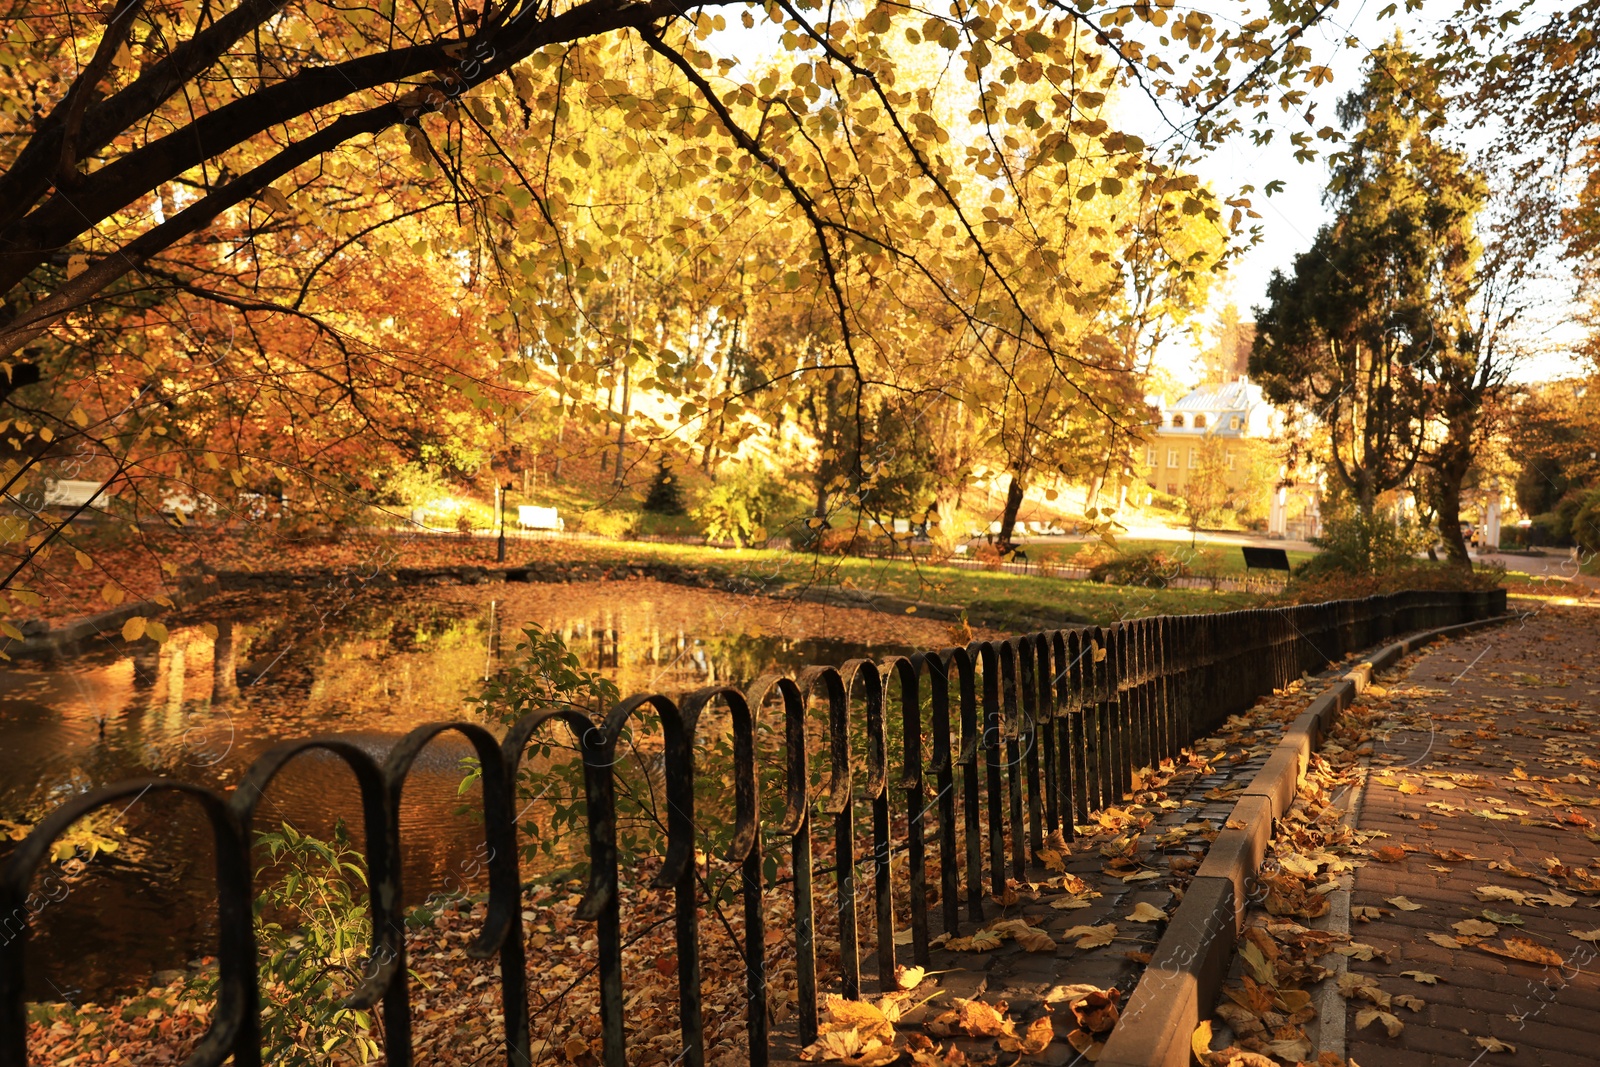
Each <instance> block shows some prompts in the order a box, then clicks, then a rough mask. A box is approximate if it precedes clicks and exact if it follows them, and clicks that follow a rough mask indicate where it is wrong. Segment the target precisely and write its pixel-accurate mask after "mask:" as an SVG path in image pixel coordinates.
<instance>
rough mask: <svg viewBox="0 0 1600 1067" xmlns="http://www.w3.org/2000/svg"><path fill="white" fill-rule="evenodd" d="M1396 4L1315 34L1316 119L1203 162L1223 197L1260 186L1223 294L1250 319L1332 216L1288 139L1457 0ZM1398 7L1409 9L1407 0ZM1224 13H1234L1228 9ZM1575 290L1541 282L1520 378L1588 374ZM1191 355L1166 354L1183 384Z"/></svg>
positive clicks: (1340, 12) (1322, 178)
mask: <svg viewBox="0 0 1600 1067" xmlns="http://www.w3.org/2000/svg"><path fill="white" fill-rule="evenodd" d="M1251 6H1259V5H1254V4H1252V5H1251ZM1388 6H1389V3H1388V0H1343V2H1342V3H1341V4H1340V5H1339V6H1338V7H1336V8H1335V9H1334V10H1332V11H1331V12H1330V13H1329V16H1328V18H1327V20H1326V21H1325V22H1324V23H1322V24H1320V25H1318V26H1316V27H1314V28H1313V29H1312V30H1311V32H1310V33H1309V34H1308V35H1307V38H1306V43H1307V44H1308V46H1309V47H1310V48H1311V50H1312V53H1313V55H1314V56H1315V57H1316V60H1317V62H1319V63H1322V64H1325V65H1326V66H1328V67H1329V68H1331V69H1332V70H1333V72H1334V80H1333V81H1332V82H1331V83H1325V84H1323V85H1321V86H1319V87H1317V88H1316V89H1314V90H1309V91H1308V93H1307V99H1308V100H1309V101H1310V105H1309V110H1311V111H1312V112H1313V113H1314V117H1315V121H1314V123H1312V124H1309V125H1308V124H1307V123H1306V122H1305V119H1304V116H1305V114H1306V110H1307V109H1305V108H1301V109H1297V110H1296V111H1295V112H1294V113H1293V114H1288V113H1285V112H1283V111H1277V112H1275V113H1274V115H1273V118H1272V120H1271V121H1270V123H1269V125H1270V126H1271V127H1272V128H1273V129H1274V130H1275V131H1276V134H1275V136H1274V138H1273V140H1272V142H1271V143H1270V144H1267V145H1265V146H1257V145H1255V144H1254V143H1253V142H1252V141H1251V139H1250V138H1248V137H1243V136H1241V137H1235V138H1233V139H1231V140H1230V141H1229V143H1227V144H1225V145H1223V146H1221V147H1220V148H1218V149H1217V150H1216V152H1215V153H1214V154H1213V155H1212V156H1211V157H1210V158H1208V159H1207V160H1205V161H1204V162H1203V163H1202V164H1201V165H1200V166H1198V167H1196V170H1197V172H1198V173H1199V175H1200V177H1201V178H1202V179H1203V180H1205V181H1207V182H1208V183H1210V184H1211V185H1212V187H1213V188H1214V189H1216V190H1217V191H1218V192H1219V193H1226V194H1229V195H1231V194H1232V193H1233V192H1234V191H1236V190H1238V189H1239V188H1240V187H1241V186H1243V185H1254V186H1256V188H1257V192H1256V193H1255V194H1253V195H1252V202H1253V205H1254V207H1255V209H1256V210H1257V211H1258V212H1260V214H1261V216H1262V217H1261V219H1259V220H1258V221H1259V223H1260V226H1261V230H1262V236H1261V241H1260V243H1259V244H1257V245H1256V246H1255V247H1253V248H1251V249H1249V250H1248V251H1247V252H1246V253H1245V254H1244V255H1243V257H1242V258H1241V259H1239V260H1238V261H1236V262H1235V264H1234V266H1233V267H1232V269H1231V270H1230V272H1229V278H1228V279H1227V281H1226V282H1225V283H1224V290H1223V295H1224V298H1226V299H1231V300H1232V301H1233V303H1235V304H1237V305H1238V307H1239V309H1240V314H1241V316H1242V317H1243V318H1245V319H1251V318H1254V315H1253V313H1252V311H1251V309H1252V308H1253V307H1255V306H1256V305H1258V304H1264V303H1265V302H1266V291H1267V282H1268V280H1269V279H1270V278H1271V276H1272V271H1273V270H1274V269H1281V270H1285V271H1287V270H1289V269H1290V268H1291V266H1292V265H1293V263H1294V257H1295V256H1296V255H1297V254H1298V253H1300V252H1303V251H1305V250H1306V249H1307V248H1309V247H1310V245H1311V242H1312V240H1313V239H1314V238H1315V236H1316V233H1317V230H1318V228H1319V227H1320V226H1322V225H1323V223H1325V222H1327V221H1329V218H1330V216H1329V213H1328V210H1327V209H1326V208H1325V207H1324V206H1323V203H1322V191H1323V188H1324V184H1325V182H1326V179H1327V169H1326V166H1325V164H1324V162H1323V160H1322V159H1321V158H1318V159H1317V160H1314V161H1311V162H1306V163H1302V162H1297V161H1296V160H1295V158H1294V148H1293V146H1292V145H1291V143H1290V141H1289V135H1290V134H1291V133H1293V132H1296V131H1301V132H1306V133H1314V132H1315V130H1316V129H1317V128H1319V127H1321V126H1323V125H1337V116H1336V104H1337V101H1338V100H1339V98H1340V97H1342V96H1344V94H1346V93H1348V92H1349V91H1351V90H1352V89H1354V88H1356V87H1357V86H1358V85H1359V84H1360V81H1361V76H1362V67H1363V64H1364V62H1365V60H1366V58H1367V53H1368V50H1370V49H1372V48H1375V47H1376V46H1378V45H1380V44H1382V43H1384V42H1385V41H1387V40H1388V39H1389V38H1390V37H1392V36H1393V34H1394V33H1395V31H1396V29H1397V28H1398V29H1399V30H1400V31H1401V32H1402V33H1403V35H1404V37H1405V40H1406V41H1407V42H1408V43H1415V44H1417V45H1418V46H1419V47H1424V48H1425V47H1426V44H1427V41H1428V38H1429V37H1431V36H1432V32H1433V30H1434V29H1435V28H1436V27H1437V24H1438V22H1439V21H1440V20H1441V19H1442V18H1443V17H1444V16H1446V15H1448V14H1450V13H1452V12H1453V11H1454V10H1456V8H1457V0H1425V3H1424V5H1423V7H1422V9H1421V10H1419V11H1417V12H1413V13H1409V14H1408V13H1406V12H1404V11H1403V10H1401V11H1397V12H1396V13H1395V14H1393V15H1392V16H1389V17H1380V15H1381V13H1382V12H1383V9H1384V8H1386V7H1388ZM1399 6H1400V7H1402V8H1403V7H1404V4H1401V5H1399ZM1244 7H1245V5H1244V4H1241V3H1233V2H1231V0H1221V2H1217V3H1214V4H1213V5H1211V13H1212V15H1213V17H1215V18H1216V19H1217V20H1218V21H1219V22H1222V21H1224V20H1225V19H1235V18H1237V17H1238V12H1239V11H1241V10H1243V8H1244ZM1225 9H1227V10H1229V11H1231V12H1232V13H1231V14H1224V10H1225ZM1349 38H1354V40H1355V42H1356V43H1355V44H1354V45H1352V44H1350V43H1348V39H1349ZM1124 101H1125V103H1124V106H1125V107H1128V108H1129V111H1128V112H1127V114H1126V116H1125V118H1124V122H1126V123H1128V124H1129V125H1131V126H1133V127H1134V128H1135V129H1140V128H1147V129H1149V130H1150V132H1151V134H1152V137H1151V138H1150V140H1152V141H1153V140H1154V139H1155V137H1157V136H1159V134H1160V132H1161V131H1162V130H1163V129H1167V128H1169V127H1166V126H1164V124H1163V123H1162V121H1161V116H1160V115H1159V114H1158V113H1157V112H1156V111H1155V109H1154V107H1153V105H1150V104H1149V103H1148V102H1146V101H1145V100H1144V98H1143V97H1142V96H1140V97H1135V96H1134V94H1127V95H1126V96H1125V97H1124ZM1446 133H1447V135H1448V134H1450V133H1454V134H1456V135H1458V136H1460V137H1461V138H1463V142H1464V143H1465V145H1466V146H1467V147H1468V148H1471V147H1472V145H1473V144H1475V143H1482V139H1483V136H1484V135H1483V134H1481V133H1479V134H1476V139H1475V135H1474V134H1473V133H1471V132H1469V131H1465V130H1462V129H1459V128H1458V129H1455V130H1447V131H1446ZM1322 143H1324V144H1325V143H1326V142H1322ZM1274 180H1278V181H1281V182H1282V183H1283V188H1282V190H1281V191H1279V192H1277V193H1275V194H1273V195H1272V196H1267V195H1265V193H1264V192H1263V191H1262V190H1264V189H1265V187H1266V185H1267V183H1268V182H1270V181H1274ZM1571 292H1572V287H1571V282H1570V281H1569V280H1568V279H1565V278H1559V279H1552V280H1550V281H1548V282H1546V283H1544V284H1542V285H1541V286H1540V287H1539V289H1538V292H1537V296H1538V302H1537V306H1536V307H1535V308H1533V309H1532V310H1531V311H1530V312H1529V313H1527V314H1526V315H1525V317H1524V320H1523V322H1522V324H1521V325H1520V327H1519V332H1520V335H1521V336H1522V338H1523V339H1524V340H1525V342H1526V343H1527V344H1528V346H1529V347H1530V349H1533V350H1535V352H1536V354H1535V355H1533V356H1531V357H1530V358H1528V359H1527V360H1525V361H1524V363H1523V364H1522V365H1521V367H1520V368H1519V370H1518V373H1517V377H1518V378H1519V379H1520V380H1522V381H1539V380H1545V379H1548V378H1552V377H1559V376H1564V375H1569V374H1575V373H1578V372H1579V371H1580V369H1581V368H1580V365H1579V363H1578V362H1577V361H1576V360H1575V359H1573V358H1572V357H1571V356H1570V355H1568V354H1567V349H1568V347H1569V346H1570V345H1571V343H1573V342H1575V341H1576V340H1577V339H1578V337H1579V336H1581V333H1582V331H1581V329H1580V328H1579V327H1578V326H1577V325H1576V323H1575V322H1574V320H1573V317H1574V314H1575V312H1576V308H1575V307H1574V306H1573V305H1572V304H1571ZM1190 355H1191V354H1190V353H1189V352H1188V351H1187V350H1185V349H1174V350H1173V351H1171V352H1169V353H1167V358H1166V359H1165V361H1164V362H1165V363H1166V365H1167V369H1168V370H1170V371H1172V372H1173V373H1174V375H1175V376H1177V377H1178V378H1179V379H1180V380H1186V379H1192V378H1195V377H1197V375H1196V373H1195V372H1194V369H1193V367H1192V365H1191V359H1190Z"/></svg>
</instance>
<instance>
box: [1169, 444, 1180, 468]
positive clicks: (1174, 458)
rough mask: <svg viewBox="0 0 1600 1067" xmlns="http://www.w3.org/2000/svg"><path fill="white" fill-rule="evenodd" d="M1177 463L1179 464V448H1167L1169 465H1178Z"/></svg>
mask: <svg viewBox="0 0 1600 1067" xmlns="http://www.w3.org/2000/svg"><path fill="white" fill-rule="evenodd" d="M1177 465H1178V450H1177V449H1176V448H1169V449H1167V466H1169V467H1176V466H1177Z"/></svg>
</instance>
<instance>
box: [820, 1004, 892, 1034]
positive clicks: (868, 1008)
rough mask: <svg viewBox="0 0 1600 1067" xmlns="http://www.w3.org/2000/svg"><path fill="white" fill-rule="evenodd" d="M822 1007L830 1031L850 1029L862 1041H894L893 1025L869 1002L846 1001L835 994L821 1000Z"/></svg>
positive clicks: (879, 1009)
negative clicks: (855, 1032)
mask: <svg viewBox="0 0 1600 1067" xmlns="http://www.w3.org/2000/svg"><path fill="white" fill-rule="evenodd" d="M822 1005H823V1009H824V1010H825V1011H826V1012H827V1014H828V1019H829V1023H828V1025H829V1027H830V1028H832V1029H842V1028H845V1027H851V1028H854V1029H855V1030H856V1031H857V1032H858V1033H859V1034H860V1035H861V1036H862V1038H864V1039H865V1038H877V1039H878V1040H880V1041H893V1040H894V1024H893V1023H891V1022H890V1021H889V1017H888V1016H886V1015H885V1014H884V1013H883V1010H882V1009H881V1008H879V1007H878V1006H877V1005H875V1004H872V1003H870V1002H869V1001H865V1000H847V999H845V998H844V997H841V996H840V995H839V994H837V993H829V994H828V995H827V996H825V997H824V998H823V1001H822Z"/></svg>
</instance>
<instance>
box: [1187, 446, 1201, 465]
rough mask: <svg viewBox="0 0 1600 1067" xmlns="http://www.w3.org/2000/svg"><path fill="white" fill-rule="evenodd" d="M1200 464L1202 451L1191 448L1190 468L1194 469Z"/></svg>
mask: <svg viewBox="0 0 1600 1067" xmlns="http://www.w3.org/2000/svg"><path fill="white" fill-rule="evenodd" d="M1198 466H1200V452H1199V450H1198V449H1194V448H1191V449H1189V469H1190V470H1194V469H1195V468H1196V467H1198Z"/></svg>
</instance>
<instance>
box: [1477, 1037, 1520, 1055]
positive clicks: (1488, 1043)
mask: <svg viewBox="0 0 1600 1067" xmlns="http://www.w3.org/2000/svg"><path fill="white" fill-rule="evenodd" d="M1473 1040H1474V1041H1476V1042H1477V1043H1478V1047H1479V1048H1481V1049H1484V1050H1486V1051H1488V1052H1515V1051H1517V1046H1515V1045H1512V1044H1508V1043H1507V1042H1505V1041H1501V1040H1500V1039H1499V1038H1498V1037H1477V1038H1473Z"/></svg>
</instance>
